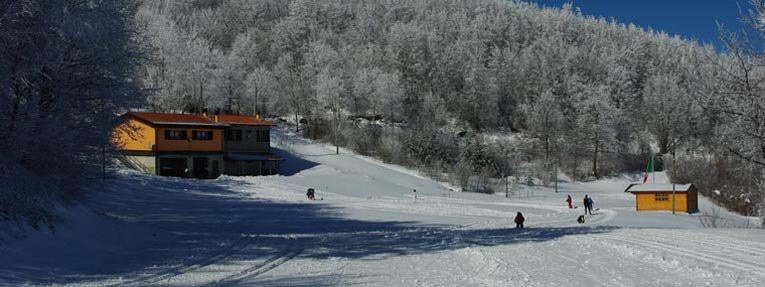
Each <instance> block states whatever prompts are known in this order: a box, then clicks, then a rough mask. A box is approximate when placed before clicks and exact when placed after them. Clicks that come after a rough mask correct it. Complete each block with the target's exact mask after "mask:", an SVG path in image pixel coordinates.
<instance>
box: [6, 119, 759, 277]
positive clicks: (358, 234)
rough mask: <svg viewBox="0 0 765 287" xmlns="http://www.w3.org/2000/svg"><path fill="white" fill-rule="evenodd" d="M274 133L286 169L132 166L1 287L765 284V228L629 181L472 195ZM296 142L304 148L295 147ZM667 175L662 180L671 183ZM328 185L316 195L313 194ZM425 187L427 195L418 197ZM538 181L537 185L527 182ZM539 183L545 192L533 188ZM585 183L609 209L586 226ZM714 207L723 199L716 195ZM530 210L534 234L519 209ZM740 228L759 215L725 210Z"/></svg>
mask: <svg viewBox="0 0 765 287" xmlns="http://www.w3.org/2000/svg"><path fill="white" fill-rule="evenodd" d="M272 136H273V138H272V142H273V143H274V144H276V145H277V146H278V148H279V150H277V152H278V153H281V154H282V155H283V156H285V157H286V158H287V161H286V163H285V175H280V176H269V177H222V178H220V179H218V180H214V181H201V180H193V179H175V178H160V177H152V176H146V175H141V174H138V173H135V172H130V171H124V172H122V173H121V174H120V175H119V176H118V178H117V179H115V180H114V181H113V182H112V183H111V184H110V185H108V186H104V187H93V188H94V190H95V191H96V192H94V193H93V196H92V197H91V198H88V199H87V201H86V202H85V203H83V204H82V205H81V206H79V207H77V208H75V209H73V210H70V211H68V212H69V216H70V217H69V218H70V221H69V222H68V223H67V224H66V225H64V226H61V227H60V228H59V229H58V230H57V232H56V233H55V234H51V233H48V232H31V233H30V236H29V237H27V238H23V239H15V240H10V241H7V242H4V243H3V245H0V255H2V256H0V285H19V284H29V285H71V286H92V285H95V286H152V285H156V286H352V285H361V286H576V285H588V286H592V285H595V286H700V285H711V286H763V282H765V232H763V230H757V229H704V228H702V227H701V224H700V221H699V217H700V216H701V215H700V214H694V215H688V214H677V215H672V214H671V213H669V212H649V213H637V212H635V211H634V198H633V196H632V195H630V194H625V193H624V189H625V188H626V185H627V183H628V182H630V180H631V179H630V178H627V177H625V178H617V179H609V180H603V181H598V182H594V183H586V184H585V183H561V184H560V186H561V192H560V193H557V194H556V193H554V192H553V191H552V190H550V189H545V188H528V187H524V186H514V187H513V188H514V189H515V191H516V194H518V195H515V196H513V197H511V198H509V199H507V198H504V197H503V196H500V195H484V194H472V193H459V192H454V191H451V190H450V189H449V188H448V187H447V186H445V185H443V184H440V183H437V182H433V181H431V180H428V179H426V178H424V177H422V176H419V175H417V173H415V172H412V171H409V170H406V169H403V168H401V167H396V166H391V165H387V164H382V163H380V162H377V161H375V160H373V159H369V158H364V157H359V156H355V155H352V154H350V153H348V152H344V153H342V154H340V155H335V154H334V153H333V151H334V150H333V149H331V148H328V147H326V146H323V145H321V144H316V143H312V142H310V141H306V140H304V139H301V138H299V137H296V136H294V135H290V134H289V133H287V132H285V131H283V130H277V131H275V132H274V133H273V135H272ZM290 152H291V153H290ZM661 180H664V181H666V179H665V178H657V181H661ZM309 187H312V188H315V189H316V195H317V198H323V200H317V201H308V200H307V199H306V198H305V191H306V189H307V188H309ZM413 189H417V199H416V200H415V199H414V197H413V192H412V190H413ZM527 189H528V190H527ZM532 189H533V196H530V195H531V194H532V193H531V190H532ZM567 194H570V195H571V196H572V197H573V198H574V199H575V203H576V204H578V205H580V206H581V203H580V202H581V199H582V198H583V197H584V195H585V194H588V195H590V196H591V197H593V199H594V201H595V208H599V210H596V211H595V214H593V215H591V216H589V217H588V220H587V222H586V223H585V224H583V225H580V224H578V223H576V221H575V219H576V217H577V216H578V215H580V214H582V212H583V209H582V208H576V209H568V208H566V206H565V202H564V200H565V197H566V195H567ZM700 207H701V209H702V211H705V210H710V209H711V208H712V205H711V204H710V203H709V202H707V201H704V200H702V201H701V205H700ZM517 212H523V214H524V215H525V217H526V227H527V228H525V229H515V228H512V227H514V224H512V223H511V222H512V217H513V216H514V215H515V214H516V213H517ZM722 216H724V217H725V220H726V224H727V225H728V226H731V227H732V226H744V225H746V224H747V221H749V220H752V219H749V218H743V217H740V216H736V215H733V214H730V213H727V212H722Z"/></svg>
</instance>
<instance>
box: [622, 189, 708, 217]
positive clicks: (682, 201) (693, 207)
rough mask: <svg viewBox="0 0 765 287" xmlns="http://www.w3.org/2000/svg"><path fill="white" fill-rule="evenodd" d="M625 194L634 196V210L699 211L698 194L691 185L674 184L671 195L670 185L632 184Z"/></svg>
mask: <svg viewBox="0 0 765 287" xmlns="http://www.w3.org/2000/svg"><path fill="white" fill-rule="evenodd" d="M626 192H630V193H632V194H634V195H635V209H636V210H637V211H645V210H667V211H672V202H673V201H674V202H675V211H678V212H688V213H692V212H697V211H698V210H699V200H698V192H697V191H696V187H695V186H693V184H676V185H675V195H674V196H673V195H672V184H633V185H630V186H629V187H628V188H627V190H626Z"/></svg>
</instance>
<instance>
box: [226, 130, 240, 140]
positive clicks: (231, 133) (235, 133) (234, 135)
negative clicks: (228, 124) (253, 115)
mask: <svg viewBox="0 0 765 287" xmlns="http://www.w3.org/2000/svg"><path fill="white" fill-rule="evenodd" d="M226 140H227V141H242V130H227V131H226Z"/></svg>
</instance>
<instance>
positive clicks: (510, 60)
mask: <svg viewBox="0 0 765 287" xmlns="http://www.w3.org/2000/svg"><path fill="white" fill-rule="evenodd" d="M752 5H753V6H751V8H752V13H753V14H752V16H754V17H752V19H753V22H752V23H751V24H752V26H753V27H754V28H755V29H757V28H761V27H762V25H763V23H761V22H756V21H758V20H761V19H762V18H757V17H756V16H757V15H756V14H757V13H758V12H761V11H762V10H761V9H760V8H761V7H762V5H761V3H759V2H758V1H753V2H752ZM758 9H760V10H758ZM136 19H137V23H139V25H140V27H141V29H142V30H143V31H144V33H145V35H146V37H147V38H149V39H150V40H151V47H152V48H153V49H154V52H153V56H154V61H150V62H147V63H146V64H144V65H143V66H142V67H141V69H140V79H141V83H142V84H143V85H144V87H145V88H146V89H148V90H149V91H150V96H149V98H148V102H147V107H148V109H149V110H154V111H185V112H199V111H202V110H210V111H213V110H214V111H218V112H228V113H246V114H251V113H256V112H257V113H261V114H264V115H270V116H275V117H280V118H281V119H282V120H286V121H290V122H292V123H294V124H296V125H297V126H296V128H297V129H299V130H300V131H302V133H303V134H304V135H305V136H307V137H309V138H313V139H321V140H325V141H328V142H332V143H334V144H337V145H340V146H345V147H349V148H352V149H353V150H355V151H357V152H359V153H362V154H367V155H372V156H376V157H379V158H381V159H383V160H385V161H387V162H394V163H399V164H404V165H408V166H412V167H416V168H419V169H421V170H423V171H425V172H427V173H428V174H429V175H431V176H433V177H435V178H437V179H440V180H446V181H450V182H452V183H454V184H456V185H458V186H460V187H462V189H463V190H469V191H478V192H493V191H494V189H496V184H497V183H501V180H502V179H507V178H510V179H512V180H515V181H527V180H528V181H529V182H530V179H531V178H540V179H542V181H544V183H545V184H547V183H549V182H550V181H552V180H553V178H554V171H555V170H556V167H557V168H558V169H559V171H560V172H561V173H565V174H566V175H567V176H569V177H571V178H573V179H575V180H592V179H596V178H600V177H604V176H610V175H616V174H622V173H624V172H640V171H642V170H644V169H645V165H646V163H647V161H648V158H649V156H650V154H651V153H655V154H657V161H658V162H657V167H658V168H659V169H661V168H663V167H666V168H671V167H672V162H673V161H672V160H671V159H672V158H673V157H672V155H673V154H674V155H676V163H675V165H676V166H677V169H676V170H675V171H676V174H675V173H671V174H672V175H673V176H675V177H676V179H677V180H678V181H680V182H693V183H695V184H697V185H698V186H700V189H701V191H702V192H703V193H704V194H706V195H708V196H710V197H713V198H714V199H716V200H718V201H720V202H723V203H725V204H726V205H727V206H728V207H731V208H733V209H735V210H737V211H738V212H741V213H745V214H751V215H754V214H758V213H759V212H760V209H762V198H763V192H761V191H760V190H762V189H763V188H762V185H761V184H762V181H761V180H762V176H761V175H762V168H763V166H764V162H765V158H764V157H763V156H764V155H765V154H764V153H763V151H765V124H763V123H765V111H763V110H762V109H761V108H759V107H761V105H762V104H763V94H762V92H763V90H762V88H763V87H764V86H763V81H762V80H763V74H762V58H761V57H757V55H759V54H757V52H756V51H755V50H752V49H749V48H748V46H747V44H748V43H747V42H746V38H745V37H743V36H745V35H740V34H734V33H728V32H726V31H725V30H724V29H721V39H722V40H723V41H725V43H726V44H727V49H726V51H724V52H722V53H719V52H717V51H716V50H715V49H714V47H712V46H700V45H699V44H698V43H696V42H695V41H689V40H686V39H682V38H679V37H676V36H670V35H667V34H665V33H662V32H659V31H651V30H646V29H643V28H640V27H635V26H633V25H624V24H620V23H615V22H612V21H608V20H606V19H603V18H593V17H588V16H584V15H582V14H581V13H580V12H579V11H578V10H577V9H576V8H575V7H572V6H571V5H567V6H564V7H563V8H561V9H557V8H540V7H538V6H536V5H534V4H528V3H525V2H519V1H494V0H479V1H456V0H455V1H435V0H387V1H355V0H354V1H351V0H332V1H310V0H295V1H275V0H263V1H236V0H198V1H182V2H179V1H143V2H141V3H140V5H139V8H138V12H137V16H136ZM714 190H719V191H721V192H720V193H719V195H718V194H717V193H716V192H713V191H714Z"/></svg>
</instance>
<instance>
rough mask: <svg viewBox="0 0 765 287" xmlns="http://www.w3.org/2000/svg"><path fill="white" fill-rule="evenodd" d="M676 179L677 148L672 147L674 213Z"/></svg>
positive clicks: (673, 207)
mask: <svg viewBox="0 0 765 287" xmlns="http://www.w3.org/2000/svg"><path fill="white" fill-rule="evenodd" d="M675 181H677V164H676V163H675V149H674V148H672V214H675Z"/></svg>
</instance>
